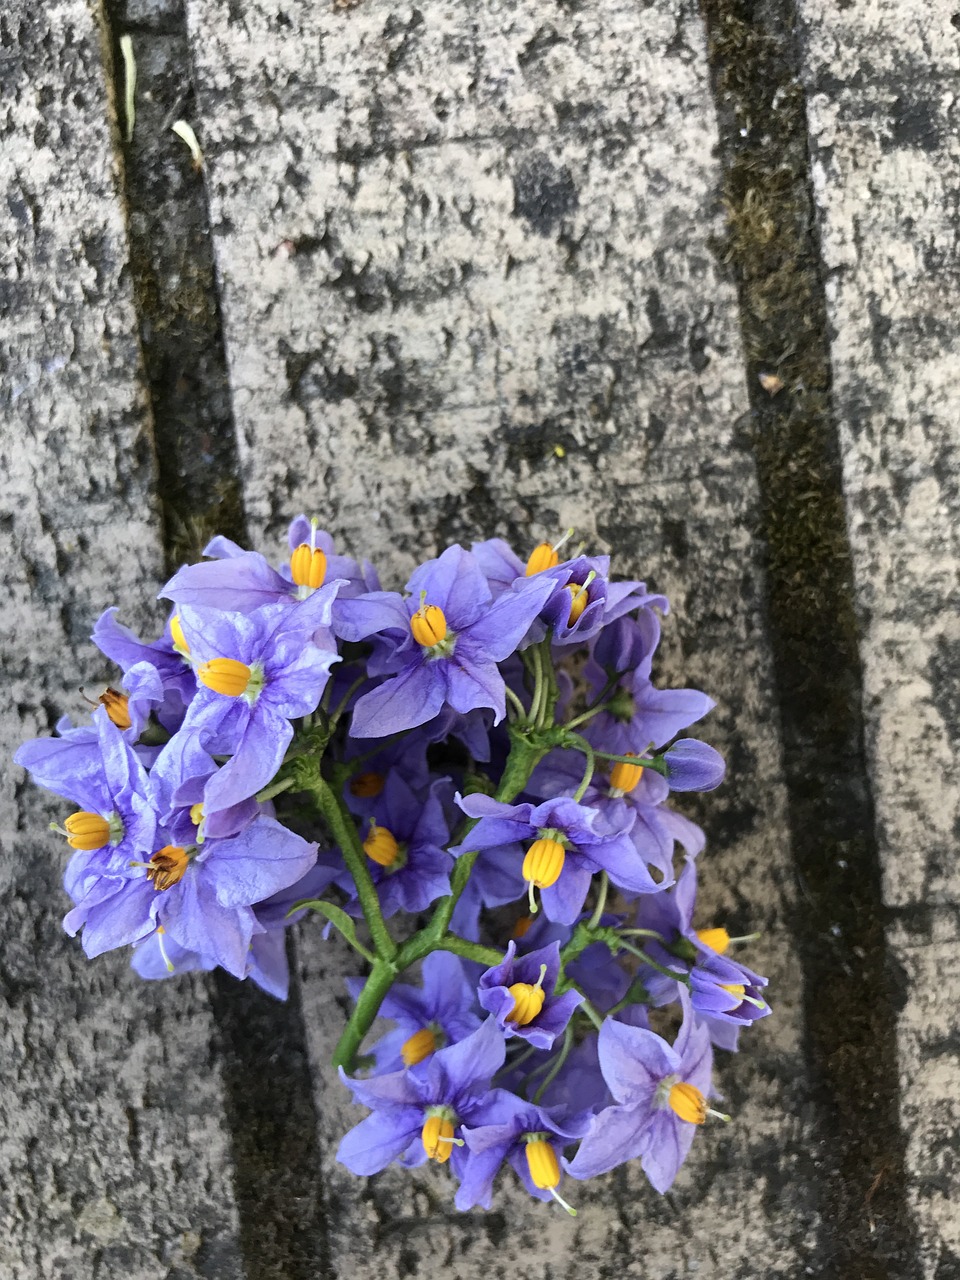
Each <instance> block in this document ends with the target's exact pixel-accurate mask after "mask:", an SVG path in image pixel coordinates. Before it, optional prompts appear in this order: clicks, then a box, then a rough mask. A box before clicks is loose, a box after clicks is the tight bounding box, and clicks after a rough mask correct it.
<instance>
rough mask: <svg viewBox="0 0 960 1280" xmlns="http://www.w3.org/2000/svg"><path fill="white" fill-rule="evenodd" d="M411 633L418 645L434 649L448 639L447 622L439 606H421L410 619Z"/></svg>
mask: <svg viewBox="0 0 960 1280" xmlns="http://www.w3.org/2000/svg"><path fill="white" fill-rule="evenodd" d="M410 631H411V633H412V634H413V638H414V640H416V642H417V644H422V645H423V647H424V648H425V649H432V648H433V647H434V645H437V644H441V643H442V642H443V641H444V640H446V638H447V620H446V618H445V617H444V616H443V610H442V609H441V608H440V606H439V605H437V604H428V605H421V606H420V608H419V609H418V610H417V612H416V613H415V614H414V615H413V617H412V618H411V619H410Z"/></svg>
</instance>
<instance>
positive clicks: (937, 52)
mask: <svg viewBox="0 0 960 1280" xmlns="http://www.w3.org/2000/svg"><path fill="white" fill-rule="evenodd" d="M800 10H801V13H802V16H803V20H804V41H805V49H806V62H807V87H808V93H809V120H810V134H811V146H812V159H813V173H814V187H815V196H816V200H817V204H818V207H819V211H820V217H821V236H822V246H823V259H824V264H825V267H826V271H827V276H826V289H827V299H828V306H829V310H830V319H831V322H832V325H833V329H834V333H833V339H832V351H833V364H834V395H835V400H836V405H837V411H838V415H839V419H840V427H841V437H842V449H843V470H844V486H845V493H846V502H847V515H848V522H849V528H850V538H851V544H852V548H853V554H854V570H855V575H856V579H857V591H858V597H859V608H860V620H861V625H862V643H861V652H862V657H863V667H864V691H865V710H866V722H867V746H868V751H869V755H870V760H871V770H872V777H873V786H874V794H875V800H876V806H877V814H878V827H879V838H880V849H881V857H882V860H883V872H884V896H885V900H886V902H887V904H888V905H889V906H890V907H892V908H895V909H906V910H907V914H906V915H904V916H903V917H902V919H900V920H899V921H898V923H897V924H896V925H895V927H894V928H893V929H892V930H891V931H890V935H889V936H890V942H891V947H892V950H893V952H894V955H895V956H896V957H897V958H898V960H899V962H900V964H901V965H902V967H903V970H904V973H905V975H906V985H905V1005H904V1008H903V1010H902V1013H901V1015H900V1021H899V1052H900V1062H901V1070H902V1086H903V1092H902V1112H903V1123H904V1128H905V1132H906V1135H907V1143H908V1162H909V1165H910V1173H911V1177H912V1179H913V1192H912V1199H913V1207H914V1209H915V1212H916V1214H917V1219H918V1223H919V1229H920V1234H921V1247H922V1253H923V1261H924V1267H925V1273H926V1274H927V1275H928V1276H931V1277H933V1276H937V1277H943V1276H947V1275H954V1274H960V1241H958V1234H957V1218H956V1202H957V1195H958V1194H960V1176H958V1173H957V1168H956V1161H955V1159H953V1158H951V1157H950V1155H949V1151H950V1148H951V1146H952V1144H953V1143H955V1140H956V1124H957V1115H956V1109H955V1106H953V1105H952V1104H951V1105H945V1103H944V1100H945V1098H947V1097H952V1098H955V1096H956V1080H955V1077H956V1040H957V1036H958V1034H960V1017H958V1013H957V1009H958V1004H960V987H958V984H957V981H956V978H955V976H954V974H953V970H952V967H951V966H949V965H948V964H946V963H945V961H946V959H947V957H948V956H949V955H950V954H951V953H952V952H955V948H956V940H957V934H956V924H955V921H954V920H953V915H954V913H955V908H956V905H957V903H958V901H960V869H958V868H960V864H958V861H957V856H956V838H957V830H958V823H960V757H958V754H957V748H956V744H957V739H958V733H960V718H958V708H960V623H958V603H960V488H958V476H960V434H958V431H957V426H956V406H957V402H958V396H960V372H958V370H960V335H958V329H957V323H956V306H955V298H956V294H957V288H958V286H960V259H958V255H957V227H956V219H957V202H958V199H960V145H958V142H957V121H958V117H957V106H956V85H957V76H958V72H960V35H958V31H957V25H956V23H957V19H956V13H955V6H954V5H950V4H947V3H945V2H944V0H936V2H935V3H927V2H924V3H921V2H920V0H853V2H852V3H850V4H847V5H844V6H842V7H840V6H837V5H834V4H830V3H826V2H824V0H801V4H800ZM928 912H929V914H928Z"/></svg>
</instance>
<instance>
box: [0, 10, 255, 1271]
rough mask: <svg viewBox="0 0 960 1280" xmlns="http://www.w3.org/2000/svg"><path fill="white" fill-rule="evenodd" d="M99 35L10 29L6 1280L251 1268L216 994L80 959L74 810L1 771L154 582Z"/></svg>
mask: <svg viewBox="0 0 960 1280" xmlns="http://www.w3.org/2000/svg"><path fill="white" fill-rule="evenodd" d="M104 52H105V50H104V44H103V39H102V33H101V31H100V29H99V27H98V25H97V22H96V20H95V17H94V14H93V12H92V9H91V7H90V6H89V5H87V4H86V3H84V2H83V0H57V2H55V3H52V4H50V5H45V6H39V7H38V6H36V5H27V4H21V3H19V2H18V0H15V2H14V3H13V5H12V6H10V5H8V6H6V7H5V10H4V13H3V15H2V16H0V76H2V82H3V95H2V97H0V133H2V136H3V140H4V141H3V147H2V148H0V187H2V189H3V191H4V194H5V200H6V204H5V208H6V210H7V211H8V212H9V214H10V219H9V221H8V222H7V223H5V224H4V226H3V229H2V230H0V279H2V284H0V303H2V306H0V387H2V392H0V403H2V416H3V431H2V436H0V472H2V475H3V481H4V483H3V495H2V511H0V527H2V529H3V537H2V539H0V582H2V584H3V585H2V602H3V603H2V623H0V665H2V669H3V673H4V688H5V693H6V695H7V696H6V697H5V698H4V700H3V707H2V711H0V760H2V762H3V763H2V764H0V777H2V786H0V843H2V859H0V894H2V916H3V921H4V926H3V942H2V959H0V993H2V1003H0V1081H2V1083H0V1274H2V1275H3V1276H4V1278H5V1280H6V1278H7V1277H9V1280H37V1277H40V1276H50V1277H54V1276H57V1277H59V1276H68V1275H69V1276H71V1277H76V1280H87V1278H88V1277H89V1278H90V1280H92V1278H93V1277H94V1276H96V1277H98V1280H120V1277H124V1278H125V1280H131V1278H134V1280H174V1278H176V1280H194V1278H198V1277H233V1276H239V1275H240V1261H239V1258H238V1255H237V1251H236V1246H235V1243H234V1238H235V1233H236V1221H235V1215H234V1211H233V1207H232V1196H231V1181H230V1174H229V1169H230V1163H229V1156H228V1144H227V1140H226V1136H225V1133H224V1129H223V1125H222V1106H221V1096H220V1086H219V1076H218V1072H217V1069H216V1066H215V1064H214V1063H213V1062H212V1061H211V1050H210V1037H211V1023H210V1016H209V1010H208V1007H207V1002H206V997H205V994H204V991H203V987H202V984H198V983H193V982H189V983H187V985H186V986H185V987H182V988H181V989H179V990H177V989H175V988H173V987H164V988H163V989H158V988H157V987H153V986H151V987H148V986H145V985H144V984H143V983H142V982H141V981H140V980H139V979H138V978H136V976H135V975H134V974H132V973H131V972H130V971H129V970H128V969H127V961H128V957H127V955H125V954H123V953H116V954H114V955H111V956H105V957H103V958H101V959H100V960H98V961H95V962H89V961H87V960H86V959H85V958H84V956H83V955H82V953H81V951H80V945H79V942H78V941H72V940H70V939H69V938H67V937H66V936H65V935H64V934H63V933H62V931H61V929H60V917H61V916H62V915H63V913H64V911H65V910H66V908H67V906H68V905H69V903H68V901H67V899H66V896H65V895H64V893H63V890H62V888H61V887H60V875H61V872H62V868H63V866H64V864H65V862H66V858H65V852H64V848H63V845H62V841H61V839H60V837H58V836H55V835H53V834H52V833H50V832H48V831H47V824H48V823H49V821H50V820H51V819H54V818H56V819H58V820H62V818H63V816H64V813H65V812H67V811H68V810H67V808H66V807H65V804H64V803H63V802H59V801H57V800H55V799H54V798H52V797H49V796H46V795H44V794H41V793H40V792H39V791H38V790H37V789H35V788H34V787H33V786H31V785H30V784H29V783H28V782H27V781H26V779H25V777H24V774H23V771H22V770H20V769H18V768H16V767H15V766H13V765H12V764H11V763H10V755H11V754H12V752H13V751H14V750H15V748H16V746H17V745H18V744H19V742H20V741H21V740H22V739H23V738H25V737H29V736H33V735H38V734H47V733H50V732H52V729H53V725H54V723H55V721H56V720H57V719H58V718H59V716H60V715H61V714H63V713H65V712H68V713H70V714H71V715H74V716H76V717H78V718H79V717H82V716H83V715H84V714H85V711H86V710H87V708H86V706H85V704H84V703H83V701H82V699H81V697H80V695H79V694H78V692H77V687H78V685H80V684H82V683H84V682H86V683H88V684H90V683H92V684H93V685H94V687H96V682H97V681H98V680H101V679H103V677H104V676H105V675H107V674H112V675H115V674H116V673H110V672H108V669H107V665H106V663H105V662H104V661H102V660H98V657H97V654H96V651H95V650H94V648H93V646H92V645H91V644H90V643H89V641H88V635H89V631H90V627H91V625H92V623H93V620H94V619H95V618H96V616H97V614H98V613H99V612H100V611H101V609H102V608H104V607H106V605H108V604H109V603H114V602H115V603H117V604H119V605H120V606H121V608H122V610H123V615H124V617H125V618H126V619H127V620H128V621H129V622H131V623H132V624H134V625H144V626H151V625H157V624H158V622H159V618H158V615H157V614H156V612H155V610H154V609H153V608H152V607H150V602H152V599H153V596H154V595H155V593H156V588H157V583H158V580H159V576H160V574H161V572H162V556H161V543H160V530H159V521H158V514H157V513H158V506H157V498H156V491H155V468H154V458H153V441H152V434H151V424H150V415H149V406H148V403H147V398H146V395H145V390H144V382H143V377H142V370H141V366H140V356H139V347H138V343H137V337H136V333H137V320H136V314H135V311H134V305H133V298H132V296H131V290H130V283H129V278H128V275H127V272H126V264H127V244H126V236H125V228H124V211H123V205H122V201H121V198H120V195H119V182H118V178H119V174H118V168H117V148H116V139H115V137H114V134H113V126H112V120H113V108H112V105H111V102H110V98H109V94H108V86H107V79H106V69H105V68H106V65H108V64H105V61H104Z"/></svg>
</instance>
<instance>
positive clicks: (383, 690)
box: [350, 662, 444, 738]
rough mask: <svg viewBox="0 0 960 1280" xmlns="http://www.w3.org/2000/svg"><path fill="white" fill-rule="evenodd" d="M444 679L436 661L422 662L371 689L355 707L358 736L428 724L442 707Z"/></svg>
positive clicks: (354, 730) (355, 733) (383, 735)
mask: <svg viewBox="0 0 960 1280" xmlns="http://www.w3.org/2000/svg"><path fill="white" fill-rule="evenodd" d="M443 695H444V680H443V676H442V675H441V674H440V673H439V672H437V671H436V670H435V667H434V664H432V663H429V662H419V663H418V665H417V666H414V667H409V668H408V669H407V670H406V671H403V672H401V673H400V675H398V676H394V677H392V678H391V679H389V680H387V681H386V682H385V683H384V684H381V685H379V686H378V687H377V688H376V689H371V690H370V692H369V693H365V694H364V695H363V697H362V698H360V699H359V700H358V701H357V704H356V706H355V707H354V708H353V720H352V722H351V726H350V732H351V733H352V734H353V736H354V737H355V738H386V737H388V736H389V735H390V734H392V733H398V732H399V731H400V730H401V729H414V728H416V727H417V726H418V725H421V724H426V722H427V721H428V720H432V719H433V717H434V716H435V715H436V714H437V713H438V712H439V710H440V708H441V707H442V706H443Z"/></svg>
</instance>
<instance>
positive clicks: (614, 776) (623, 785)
mask: <svg viewBox="0 0 960 1280" xmlns="http://www.w3.org/2000/svg"><path fill="white" fill-rule="evenodd" d="M624 755H627V756H633V755H636V752H635V751H625V752H624ZM642 777H643V765H642V764H624V762H623V761H622V760H618V761H617V763H616V764H615V765H614V766H613V768H612V769H611V770H610V785H611V787H613V788H614V789H615V790H617V791H619V792H621V793H622V794H623V795H627V794H629V792H631V791H632V790H633V789H634V787H635V786H636V785H637V784H638V783H639V781H640V779H641V778H642Z"/></svg>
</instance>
